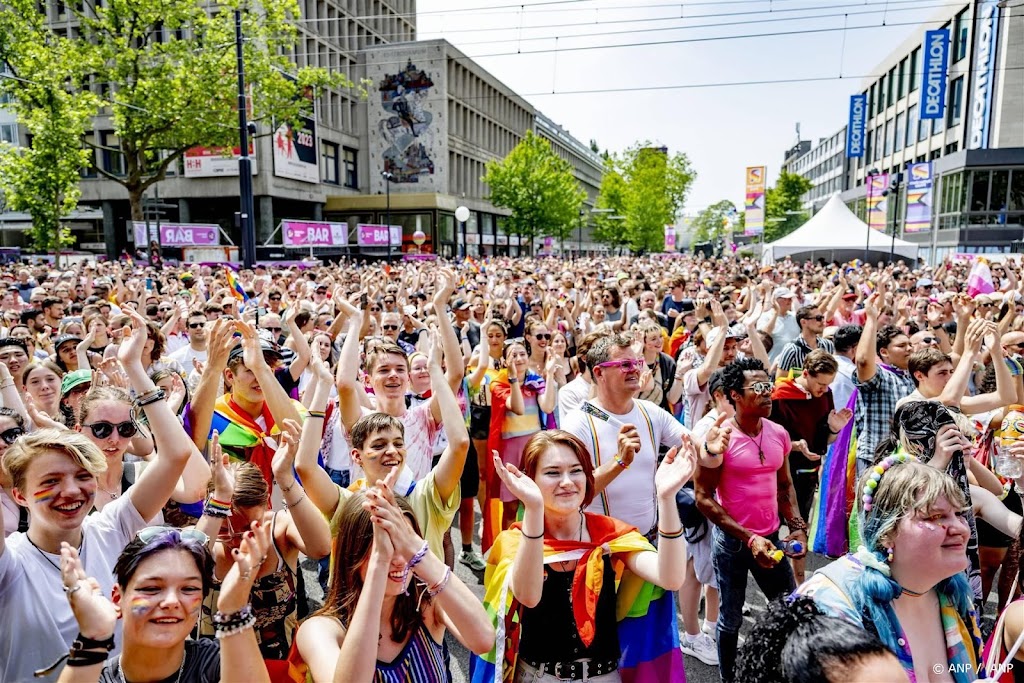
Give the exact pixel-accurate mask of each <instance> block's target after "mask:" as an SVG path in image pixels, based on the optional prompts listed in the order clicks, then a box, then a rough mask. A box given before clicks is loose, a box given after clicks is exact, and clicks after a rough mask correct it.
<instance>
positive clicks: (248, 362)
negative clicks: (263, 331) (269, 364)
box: [235, 320, 266, 371]
mask: <svg viewBox="0 0 1024 683" xmlns="http://www.w3.org/2000/svg"><path fill="white" fill-rule="evenodd" d="M235 330H236V331H237V332H238V333H239V334H241V335H242V361H243V362H244V363H245V367H247V368H249V369H250V370H254V371H255V369H256V368H258V367H260V365H261V364H263V365H266V361H265V360H264V359H263V348H262V346H261V345H260V337H259V335H258V334H257V332H256V327H255V326H253V325H251V324H250V323H247V322H243V321H241V320H236V321H235Z"/></svg>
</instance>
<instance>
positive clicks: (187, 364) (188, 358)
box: [168, 344, 206, 372]
mask: <svg viewBox="0 0 1024 683" xmlns="http://www.w3.org/2000/svg"><path fill="white" fill-rule="evenodd" d="M168 357H169V358H171V359H172V360H176V361H178V362H179V363H180V364H181V367H183V368H184V369H185V372H194V371H195V368H194V367H193V366H192V360H193V359H195V360H198V361H199V362H200V363H205V362H206V351H196V350H195V349H193V348H192V345H191V344H186V345H185V346H183V347H181V348H180V349H178V350H177V351H175V352H174V353H171V354H169V356H168Z"/></svg>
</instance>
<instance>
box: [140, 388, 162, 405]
mask: <svg viewBox="0 0 1024 683" xmlns="http://www.w3.org/2000/svg"><path fill="white" fill-rule="evenodd" d="M165 398H167V393H166V392H165V391H164V390H163V389H157V390H156V392H155V393H154V392H148V393H146V394H144V395H143V396H141V397H139V398H137V399H135V405H137V406H138V407H140V408H145V407H146V406H148V405H152V404H153V403H156V402H157V401H162V400H164V399H165Z"/></svg>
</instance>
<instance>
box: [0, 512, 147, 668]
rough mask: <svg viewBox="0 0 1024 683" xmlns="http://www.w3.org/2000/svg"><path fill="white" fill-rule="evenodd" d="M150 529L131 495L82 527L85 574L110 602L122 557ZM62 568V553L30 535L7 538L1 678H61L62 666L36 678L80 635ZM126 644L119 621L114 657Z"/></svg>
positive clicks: (1, 580) (1, 589) (2, 566)
mask: <svg viewBox="0 0 1024 683" xmlns="http://www.w3.org/2000/svg"><path fill="white" fill-rule="evenodd" d="M145 526H146V521H145V520H144V519H142V516H141V515H140V514H139V512H138V510H136V509H135V505H133V504H132V502H131V497H130V496H122V497H120V498H118V499H117V500H115V501H113V502H112V503H110V504H109V505H107V506H105V507H104V508H103V510H101V511H100V512H97V513H94V514H92V515H89V516H88V517H86V518H85V521H84V522H83V523H82V538H83V540H82V548H81V558H82V565H83V567H84V569H85V573H86V575H87V576H91V577H95V579H96V580H97V581H98V582H99V584H100V591H101V592H102V594H103V595H104V596H106V597H108V598H109V597H110V594H111V590H112V589H113V587H114V571H113V570H114V564H115V563H116V562H117V558H118V556H119V555H120V554H121V551H122V550H124V547H125V546H126V545H127V544H128V542H129V541H131V540H132V538H134V537H135V534H137V533H138V532H139V530H141V529H143V528H144V527H145ZM59 567H60V555H51V554H50V553H44V552H43V551H41V550H39V549H38V548H36V547H35V546H33V545H32V543H30V542H29V540H28V537H27V536H26V535H25V534H23V533H13V534H11V535H10V536H8V537H7V548H6V550H5V551H4V553H3V555H0V614H2V615H3V617H2V619H3V624H4V625H3V628H0V680H2V681H9V682H10V683H14V682H15V681H18V682H21V681H33V680H35V681H56V680H57V678H58V676H60V672H61V670H62V668H63V667H57V669H56V670H55V671H54V672H53V673H52V674H51V675H49V676H46V677H45V678H33V676H32V674H33V672H34V671H36V669H42V668H44V667H46V666H49V665H50V664H52V663H54V662H55V661H57V659H59V658H60V657H61V656H62V655H66V654H67V653H68V650H69V649H70V648H71V643H72V642H73V641H74V639H75V637H76V636H77V635H78V622H76V621H75V616H74V615H73V614H72V613H71V605H70V604H69V603H68V598H67V596H66V595H65V594H64V584H63V582H62V581H61V577H60V569H59ZM122 642H123V639H122V638H121V622H120V621H118V622H117V627H116V629H115V633H114V650H113V652H111V653H110V656H111V657H113V656H116V655H117V654H118V653H119V652H120V650H121V643H122Z"/></svg>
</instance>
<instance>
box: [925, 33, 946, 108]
mask: <svg viewBox="0 0 1024 683" xmlns="http://www.w3.org/2000/svg"><path fill="white" fill-rule="evenodd" d="M948 63H949V29H948V28H944V29H939V30H938V31H928V32H927V33H925V34H924V84H923V86H922V88H921V107H920V111H921V118H922V119H941V118H942V117H943V116H945V112H946V65H947V64H948Z"/></svg>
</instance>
